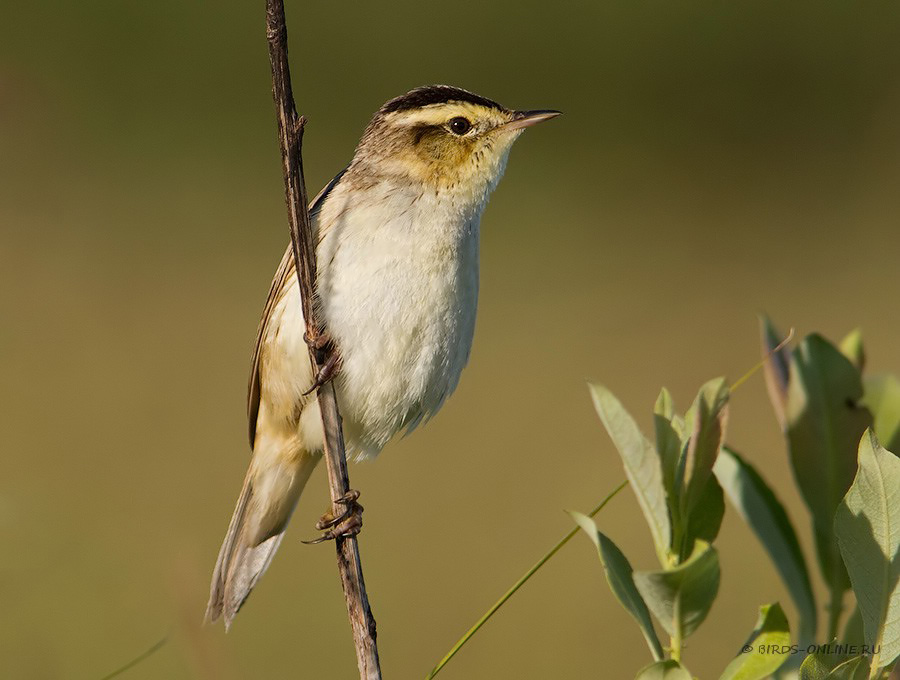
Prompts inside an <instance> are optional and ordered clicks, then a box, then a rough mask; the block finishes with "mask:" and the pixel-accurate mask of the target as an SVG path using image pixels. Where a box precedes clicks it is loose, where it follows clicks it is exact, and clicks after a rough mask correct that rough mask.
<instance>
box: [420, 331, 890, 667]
mask: <svg viewBox="0 0 900 680" xmlns="http://www.w3.org/2000/svg"><path fill="white" fill-rule="evenodd" d="M761 330H762V348H763V362H762V363H761V364H760V365H761V366H763V367H764V373H765V377H766V385H767V388H768V392H769V397H770V400H771V402H772V406H773V409H774V412H775V416H776V420H777V421H778V423H779V425H780V426H781V429H782V432H783V433H784V437H785V442H786V448H787V452H788V457H789V461H790V465H791V468H792V470H793V475H794V480H795V482H796V485H797V488H798V491H799V494H800V497H801V498H802V499H803V501H804V503H805V504H806V506H807V508H808V510H809V514H810V520H811V525H812V536H813V541H814V545H815V552H816V562H817V564H818V568H819V571H820V574H821V576H822V579H823V581H824V583H825V585H826V588H827V591H828V598H829V604H828V617H827V627H826V631H827V632H826V634H825V637H824V642H822V641H821V638H820V637H819V636H818V631H819V630H820V627H819V625H818V624H819V621H818V618H819V616H818V606H817V604H816V596H815V592H814V590H813V587H812V579H811V578H810V570H809V568H808V567H807V562H806V559H805V557H804V555H803V551H802V549H801V547H800V541H799V540H798V538H797V532H796V531H795V530H794V527H793V525H792V523H791V520H790V518H789V517H788V514H787V512H786V511H785V508H784V506H783V505H782V503H781V502H780V501H779V499H778V498H777V497H776V495H775V494H774V492H773V491H772V490H771V488H770V487H769V485H768V484H767V483H766V481H765V480H764V478H763V477H762V475H760V474H759V472H758V471H757V470H756V469H755V468H754V466H753V465H752V464H751V463H750V462H749V461H748V460H747V459H745V458H744V457H743V456H741V455H740V454H738V453H737V452H735V451H734V450H733V449H732V448H730V447H728V446H726V445H725V436H726V428H727V423H728V402H729V398H730V395H731V392H732V391H733V389H734V388H729V386H728V384H727V383H726V381H725V380H724V379H723V378H717V379H715V380H711V381H709V382H707V383H706V384H704V385H703V386H702V387H701V388H700V390H699V391H698V393H697V396H696V398H695V399H694V401H693V403H692V404H691V407H690V408H689V409H688V410H687V412H686V413H684V414H683V415H681V414H678V413H677V412H676V411H675V408H674V405H673V402H672V397H671V395H670V394H669V393H668V391H667V390H665V389H663V390H662V391H661V392H660V394H659V397H658V398H657V400H656V403H655V405H654V409H653V424H654V438H653V440H652V441H651V440H650V439H648V438H647V437H646V436H645V435H644V433H643V432H641V430H640V428H639V427H638V425H637V423H636V422H635V420H634V419H633V418H632V417H631V415H630V414H629V413H628V412H627V411H626V409H625V408H624V407H623V406H622V404H621V403H620V402H619V401H618V399H616V397H615V396H614V395H613V394H612V392H610V391H609V390H608V389H606V388H605V387H603V386H601V385H596V384H595V385H591V386H590V391H591V396H592V399H593V402H594V406H595V408H596V410H597V413H598V415H599V416H600V419H601V421H602V422H603V425H604V426H605V428H606V431H607V432H608V434H609V436H610V438H611V439H612V441H613V444H614V445H615V447H616V449H617V450H618V453H619V456H620V458H621V460H622V463H623V466H624V469H625V475H626V477H627V480H628V482H627V484H628V485H629V486H631V488H632V490H633V491H634V494H635V496H636V498H637V501H638V505H639V507H640V509H641V513H642V515H643V517H644V519H645V521H646V523H647V526H648V527H649V530H650V536H651V539H652V541H653V546H654V549H655V553H656V557H657V561H658V562H659V565H658V568H656V569H649V570H637V571H636V570H634V568H633V567H632V565H631V562H630V561H629V560H628V558H627V557H626V556H625V555H624V554H623V553H622V551H621V550H620V549H619V547H618V546H617V545H616V544H615V543H614V542H613V540H612V539H611V538H610V537H609V536H607V535H606V534H604V533H603V532H601V531H600V530H599V529H598V528H597V525H596V524H595V522H594V520H593V519H592V517H593V516H594V515H596V514H597V513H598V512H599V510H600V509H601V508H602V507H603V506H604V505H605V504H606V503H607V502H608V501H609V499H610V498H612V496H614V495H615V493H617V492H618V491H619V490H621V489H622V488H623V487H624V486H625V484H623V485H621V486H619V487H618V488H617V489H616V490H615V491H614V492H613V493H612V494H610V495H609V496H608V497H607V499H606V500H604V502H603V503H602V504H601V505H600V506H598V507H597V508H595V509H594V510H593V511H592V512H591V513H590V514H589V515H582V514H580V513H575V512H573V513H570V514H571V515H572V517H573V519H574V520H575V523H576V525H577V526H576V528H575V529H573V531H572V532H570V533H569V534H567V535H566V536H565V537H564V538H563V539H562V540H561V541H560V542H559V543H557V544H556V546H555V547H554V548H553V549H551V550H550V552H548V553H547V554H546V555H545V556H544V557H543V558H541V560H539V561H538V563H537V564H535V566H534V567H532V568H531V569H530V570H529V571H528V572H527V573H526V574H525V575H524V576H523V577H522V578H521V579H520V580H519V581H518V582H517V583H516V584H515V585H514V586H513V587H512V588H511V589H510V590H509V591H508V592H507V593H506V595H504V596H503V597H502V598H501V599H500V601H498V602H497V603H496V604H495V605H494V606H493V607H492V608H491V609H490V610H489V611H488V612H487V614H485V615H484V616H483V617H482V618H481V619H480V620H479V621H478V622H477V623H476V624H475V625H474V626H473V627H472V628H471V629H470V631H469V632H468V633H467V634H466V635H465V636H464V637H463V638H462V639H461V640H460V641H459V642H458V643H457V644H456V646H455V647H454V648H453V649H452V650H451V651H450V653H449V654H448V655H447V656H445V658H444V659H443V660H442V661H441V662H440V663H439V664H438V665H437V666H436V667H435V669H434V670H433V671H432V673H431V674H430V675H429V676H428V677H433V675H434V674H436V673H437V672H438V671H439V670H440V669H441V668H442V667H443V666H444V664H446V662H447V661H449V659H450V658H451V657H452V656H453V655H454V654H455V653H456V652H457V651H458V650H459V648H460V647H461V646H462V645H463V644H465V642H466V641H467V640H468V639H469V638H470V637H471V636H472V635H473V634H474V633H475V632H477V631H478V630H479V629H480V627H481V626H482V625H483V624H484V622H486V621H487V620H488V618H490V616H492V615H493V614H494V613H495V612H496V611H497V610H498V609H499V608H500V607H501V606H502V605H503V604H504V603H505V602H506V601H507V600H508V599H509V598H510V597H511V596H512V595H513V594H514V593H515V592H516V591H517V590H518V589H519V587H521V586H522V585H523V584H524V583H525V582H526V581H527V580H528V579H530V578H531V577H532V576H533V575H534V574H535V573H536V572H537V570H538V569H540V568H541V567H542V566H543V565H544V564H545V563H546V562H547V561H548V560H549V559H551V558H552V557H553V555H555V554H556V553H557V552H558V551H559V550H560V549H561V548H562V547H563V546H564V545H565V543H566V542H568V540H569V539H570V538H571V537H572V536H573V535H574V533H575V532H577V531H579V530H581V531H583V532H584V533H585V534H587V536H588V537H589V538H590V540H591V541H592V542H593V544H594V546H595V548H596V549H597V554H598V556H599V558H600V562H601V565H602V567H603V571H604V574H605V576H606V580H607V582H608V583H609V586H610V589H611V590H612V592H613V594H614V595H615V597H616V599H617V600H618V601H619V602H620V603H621V604H622V606H623V607H624V608H625V610H626V611H627V612H628V614H629V615H630V616H631V617H632V618H633V619H634V620H635V622H636V623H637V625H638V628H639V630H640V632H641V635H642V636H643V637H644V640H645V641H646V643H647V647H648V649H649V651H650V656H651V658H652V660H651V662H650V663H649V665H647V666H644V667H643V668H641V669H640V670H639V671H638V672H637V676H636V678H637V680H691V679H692V677H693V676H692V675H691V673H690V672H689V671H688V670H687V668H686V667H685V665H684V663H683V659H682V653H683V650H684V640H685V639H686V638H687V637H689V636H690V635H691V634H693V633H694V632H695V631H696V630H697V628H698V627H699V626H700V625H702V624H703V621H704V620H705V619H706V617H707V615H708V614H709V612H710V609H711V608H712V606H713V603H714V602H715V599H716V596H717V594H718V591H719V585H720V580H721V573H720V565H719V553H718V551H717V549H716V547H715V541H716V538H717V537H718V534H719V530H720V528H721V524H722V518H723V515H724V512H725V502H724V499H725V497H727V498H728V500H729V503H730V504H731V505H732V506H733V508H734V509H735V510H736V511H737V513H738V514H739V515H740V516H741V517H742V518H743V520H744V521H745V522H746V523H747V525H748V526H749V527H750V529H751V530H752V531H753V532H754V534H755V535H756V536H757V538H758V539H759V541H760V543H761V544H762V546H763V548H764V549H765V551H766V552H767V554H768V555H769V557H770V559H771V560H772V563H773V565H774V567H775V569H776V571H777V572H778V574H779V576H780V577H781V579H782V581H783V582H784V584H785V586H786V588H787V591H788V593H789V594H790V597H791V599H792V600H793V602H794V605H795V607H796V609H797V614H798V622H797V627H796V628H797V631H798V641H797V642H796V643H793V644H792V640H791V635H790V627H789V624H788V620H787V617H786V616H785V613H784V612H783V611H782V609H781V607H780V606H779V605H778V604H777V603H775V604H768V605H764V606H763V607H761V608H760V612H759V618H758V620H757V623H756V626H755V627H754V629H753V631H752V632H751V633H750V635H749V637H748V639H747V640H746V642H745V643H744V645H743V647H742V648H741V651H740V653H739V654H738V655H736V656H735V658H734V659H733V660H732V661H731V662H730V663H729V664H728V666H727V667H726V668H725V669H724V671H723V673H722V674H721V676H720V680H761V679H762V678H766V677H770V676H773V675H774V676H777V677H779V678H792V679H797V680H826V679H830V680H884V679H885V678H887V676H888V675H889V674H890V672H891V670H892V669H893V667H894V666H895V665H896V664H897V660H898V657H900V458H898V456H897V455H895V453H892V452H891V451H892V450H893V451H894V452H897V451H898V450H900V380H898V379H897V378H896V377H894V376H890V375H887V376H868V375H863V367H864V365H865V352H864V348H863V343H862V334H861V333H860V332H859V331H854V332H852V333H850V334H849V335H848V336H847V337H846V338H844V340H843V341H842V342H841V343H839V344H837V345H835V344H832V343H831V342H829V341H828V340H826V339H825V338H824V337H822V336H821V335H817V334H812V335H809V336H807V337H806V338H804V339H803V340H802V341H801V342H800V343H799V344H798V346H797V347H796V348H795V349H793V350H789V349H787V348H786V347H784V345H785V344H786V343H787V341H780V340H779V338H780V337H781V336H780V334H779V333H778V332H777V331H776V329H775V328H774V326H773V325H772V324H771V322H769V320H768V319H763V320H762V322H761ZM789 337H792V335H791V336H789ZM754 370H755V369H754ZM751 373H752V371H751ZM748 376H749V374H748ZM748 376H744V378H741V380H739V381H737V382H736V383H735V385H739V384H740V383H742V382H743V381H744V380H746V378H747V377H748ZM848 590H849V591H852V593H853V596H854V598H855V601H856V604H855V606H854V607H853V609H852V614H850V615H849V616H848V617H846V620H845V621H844V625H843V632H842V635H841V637H840V639H839V638H838V633H839V629H840V626H841V622H842V619H844V618H845V617H844V616H843V614H844V613H845V610H844V606H843V605H844V599H845V596H846V594H847V591H848ZM654 621H655V622H656V624H658V625H659V626H660V627H661V628H662V630H663V631H665V633H666V634H667V635H668V637H669V643H668V645H664V644H663V643H662V642H661V641H660V638H659V636H658V632H657V626H656V624H655V623H654ZM788 660H790V662H789V663H786V662H787V661H788Z"/></svg>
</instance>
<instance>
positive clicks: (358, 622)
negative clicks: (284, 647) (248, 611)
mask: <svg viewBox="0 0 900 680" xmlns="http://www.w3.org/2000/svg"><path fill="white" fill-rule="evenodd" d="M266 39H267V41H268V43H269V61H270V62H271V66H272V95H273V97H274V99H275V110H276V113H277V117H278V137H279V140H280V143H281V165H282V172H283V175H284V193H285V203H286V204H287V210H288V223H289V226H290V230H291V244H292V246H293V253H294V265H295V267H296V269H297V281H298V283H299V285H300V299H301V304H302V306H303V318H304V319H305V321H306V336H307V340H308V342H309V354H310V361H311V362H312V365H313V368H314V369H315V370H314V372H313V374H314V375H316V374H317V373H318V370H319V369H320V368H321V367H322V366H323V365H324V364H325V363H326V362H327V360H328V356H327V352H326V351H323V350H316V349H315V346H316V343H315V341H316V340H317V339H319V338H320V337H321V335H322V330H323V324H322V323H321V322H320V320H319V319H318V315H317V310H316V305H315V300H316V252H315V246H314V242H313V234H312V228H311V227H310V221H309V210H308V207H307V204H308V197H307V193H306V183H305V182H304V179H303V158H302V154H301V149H302V144H303V128H304V125H305V123H306V120H305V119H304V118H302V117H301V116H299V115H298V114H297V108H296V105H295V103H294V94H293V90H292V88H291V72H290V66H289V64H288V51H287V50H288V43H287V26H286V24H285V17H284V0H266ZM318 398H319V410H320V411H321V413H322V426H323V428H324V431H325V445H324V449H325V460H326V463H327V465H328V481H329V486H330V490H331V501H332V510H333V512H334V513H335V515H336V516H337V515H339V514H340V513H341V512H343V509H344V508H343V505H342V504H341V503H340V502H339V501H340V500H341V499H342V498H343V497H344V495H345V494H346V493H347V492H348V491H349V489H350V480H349V478H348V476H347V455H346V453H345V452H344V435H343V431H342V428H341V415H340V412H339V411H338V405H337V399H336V398H335V393H334V386H333V385H332V384H331V383H327V384H325V385H323V386H322V387H320V388H319V390H318ZM335 546H336V548H337V556H338V569H339V571H340V574H341V583H342V585H343V588H344V599H345V600H346V602H347V615H348V617H349V619H350V627H351V629H352V630H353V641H354V643H355V646H356V659H357V664H358V666H359V677H360V678H361V680H381V668H380V664H379V660H378V647H377V645H376V643H375V618H374V617H373V616H372V610H371V608H370V607H369V598H368V596H367V594H366V585H365V581H364V580H363V572H362V563H361V561H360V557H359V545H358V543H357V540H356V537H348V538H338V539H337V540H336V541H335Z"/></svg>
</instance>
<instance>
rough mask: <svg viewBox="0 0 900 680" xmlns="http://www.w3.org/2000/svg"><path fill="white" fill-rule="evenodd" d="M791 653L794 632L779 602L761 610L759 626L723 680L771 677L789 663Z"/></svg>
mask: <svg viewBox="0 0 900 680" xmlns="http://www.w3.org/2000/svg"><path fill="white" fill-rule="evenodd" d="M744 650H747V651H744ZM790 651H791V632H790V628H789V627H788V622H787V617H785V615H784V612H783V611H782V610H781V607H780V606H779V605H778V603H777V602H776V603H775V604H767V605H765V606H764V607H760V609H759V619H758V620H757V621H756V627H755V628H754V629H753V632H752V633H751V634H750V637H749V638H747V641H746V642H745V643H744V646H743V649H742V651H741V653H740V654H739V655H738V656H736V657H735V658H734V659H733V660H732V662H731V663H730V664H728V666H726V667H725V672H724V673H722V676H721V677H720V678H719V680H762V679H763V678H767V677H769V676H770V675H771V674H772V673H774V672H775V671H776V670H778V668H779V667H780V666H781V665H782V664H783V663H784V662H785V661H786V660H787V658H788V654H790Z"/></svg>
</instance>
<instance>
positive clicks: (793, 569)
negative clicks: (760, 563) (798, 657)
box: [714, 447, 817, 647]
mask: <svg viewBox="0 0 900 680" xmlns="http://www.w3.org/2000/svg"><path fill="white" fill-rule="evenodd" d="M714 472H715V474H716V477H717V478H718V480H719V482H720V483H721V484H722V487H723V488H724V489H725V493H726V494H727V495H728V500H729V501H730V502H731V504H732V505H733V506H734V508H735V510H737V512H738V514H739V515H740V516H741V517H742V518H743V520H744V521H745V522H746V523H747V524H748V525H749V526H750V528H751V529H752V530H753V532H754V533H755V534H756V537H757V538H758V539H759V541H760V543H762V545H763V548H765V550H766V552H767V553H768V554H769V557H770V558H771V560H772V563H773V564H774V565H775V568H776V569H777V570H778V573H779V575H780V576H781V580H782V581H783V582H784V585H785V586H786V587H787V589H788V592H789V593H790V595H791V599H792V600H793V601H794V604H795V605H796V607H797V613H798V614H799V615H800V625H799V626H798V629H799V630H798V636H799V640H800V644H801V646H803V647H805V646H806V645H808V644H809V643H811V642H813V641H814V640H815V637H816V615H817V609H816V599H815V596H814V594H813V589H812V586H811V584H810V579H809V571H808V570H807V567H806V560H805V559H804V557H803V551H802V550H801V549H800V542H799V541H798V540H797V534H796V532H795V531H794V527H793V525H792V524H791V521H790V519H789V518H788V515H787V512H785V509H784V506H783V505H782V504H781V503H780V502H779V500H778V498H776V497H775V494H774V493H773V492H772V490H771V489H770V488H769V486H768V485H767V484H766V482H765V480H763V478H762V477H761V476H760V475H759V473H758V472H757V471H756V470H755V469H754V467H753V466H752V465H750V463H748V462H747V461H745V460H744V459H743V458H741V456H739V455H738V454H737V453H735V452H734V451H732V450H731V449H729V448H727V447H726V448H723V449H722V453H721V455H720V456H719V458H718V460H717V461H716V467H715V469H714Z"/></svg>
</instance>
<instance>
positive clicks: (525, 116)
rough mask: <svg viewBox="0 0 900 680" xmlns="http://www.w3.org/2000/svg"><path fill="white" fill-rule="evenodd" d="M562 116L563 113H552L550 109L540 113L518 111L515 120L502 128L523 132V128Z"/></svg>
mask: <svg viewBox="0 0 900 680" xmlns="http://www.w3.org/2000/svg"><path fill="white" fill-rule="evenodd" d="M560 114H562V111H552V110H550V109H544V110H540V111H516V112H515V113H514V114H513V119H512V120H511V121H509V122H508V123H504V124H503V125H501V126H500V127H502V128H503V129H504V130H521V129H522V128H527V127H531V126H532V125H537V124H538V123H540V122H542V121H545V120H550V119H551V118H556V117H557V116H558V115H560Z"/></svg>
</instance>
